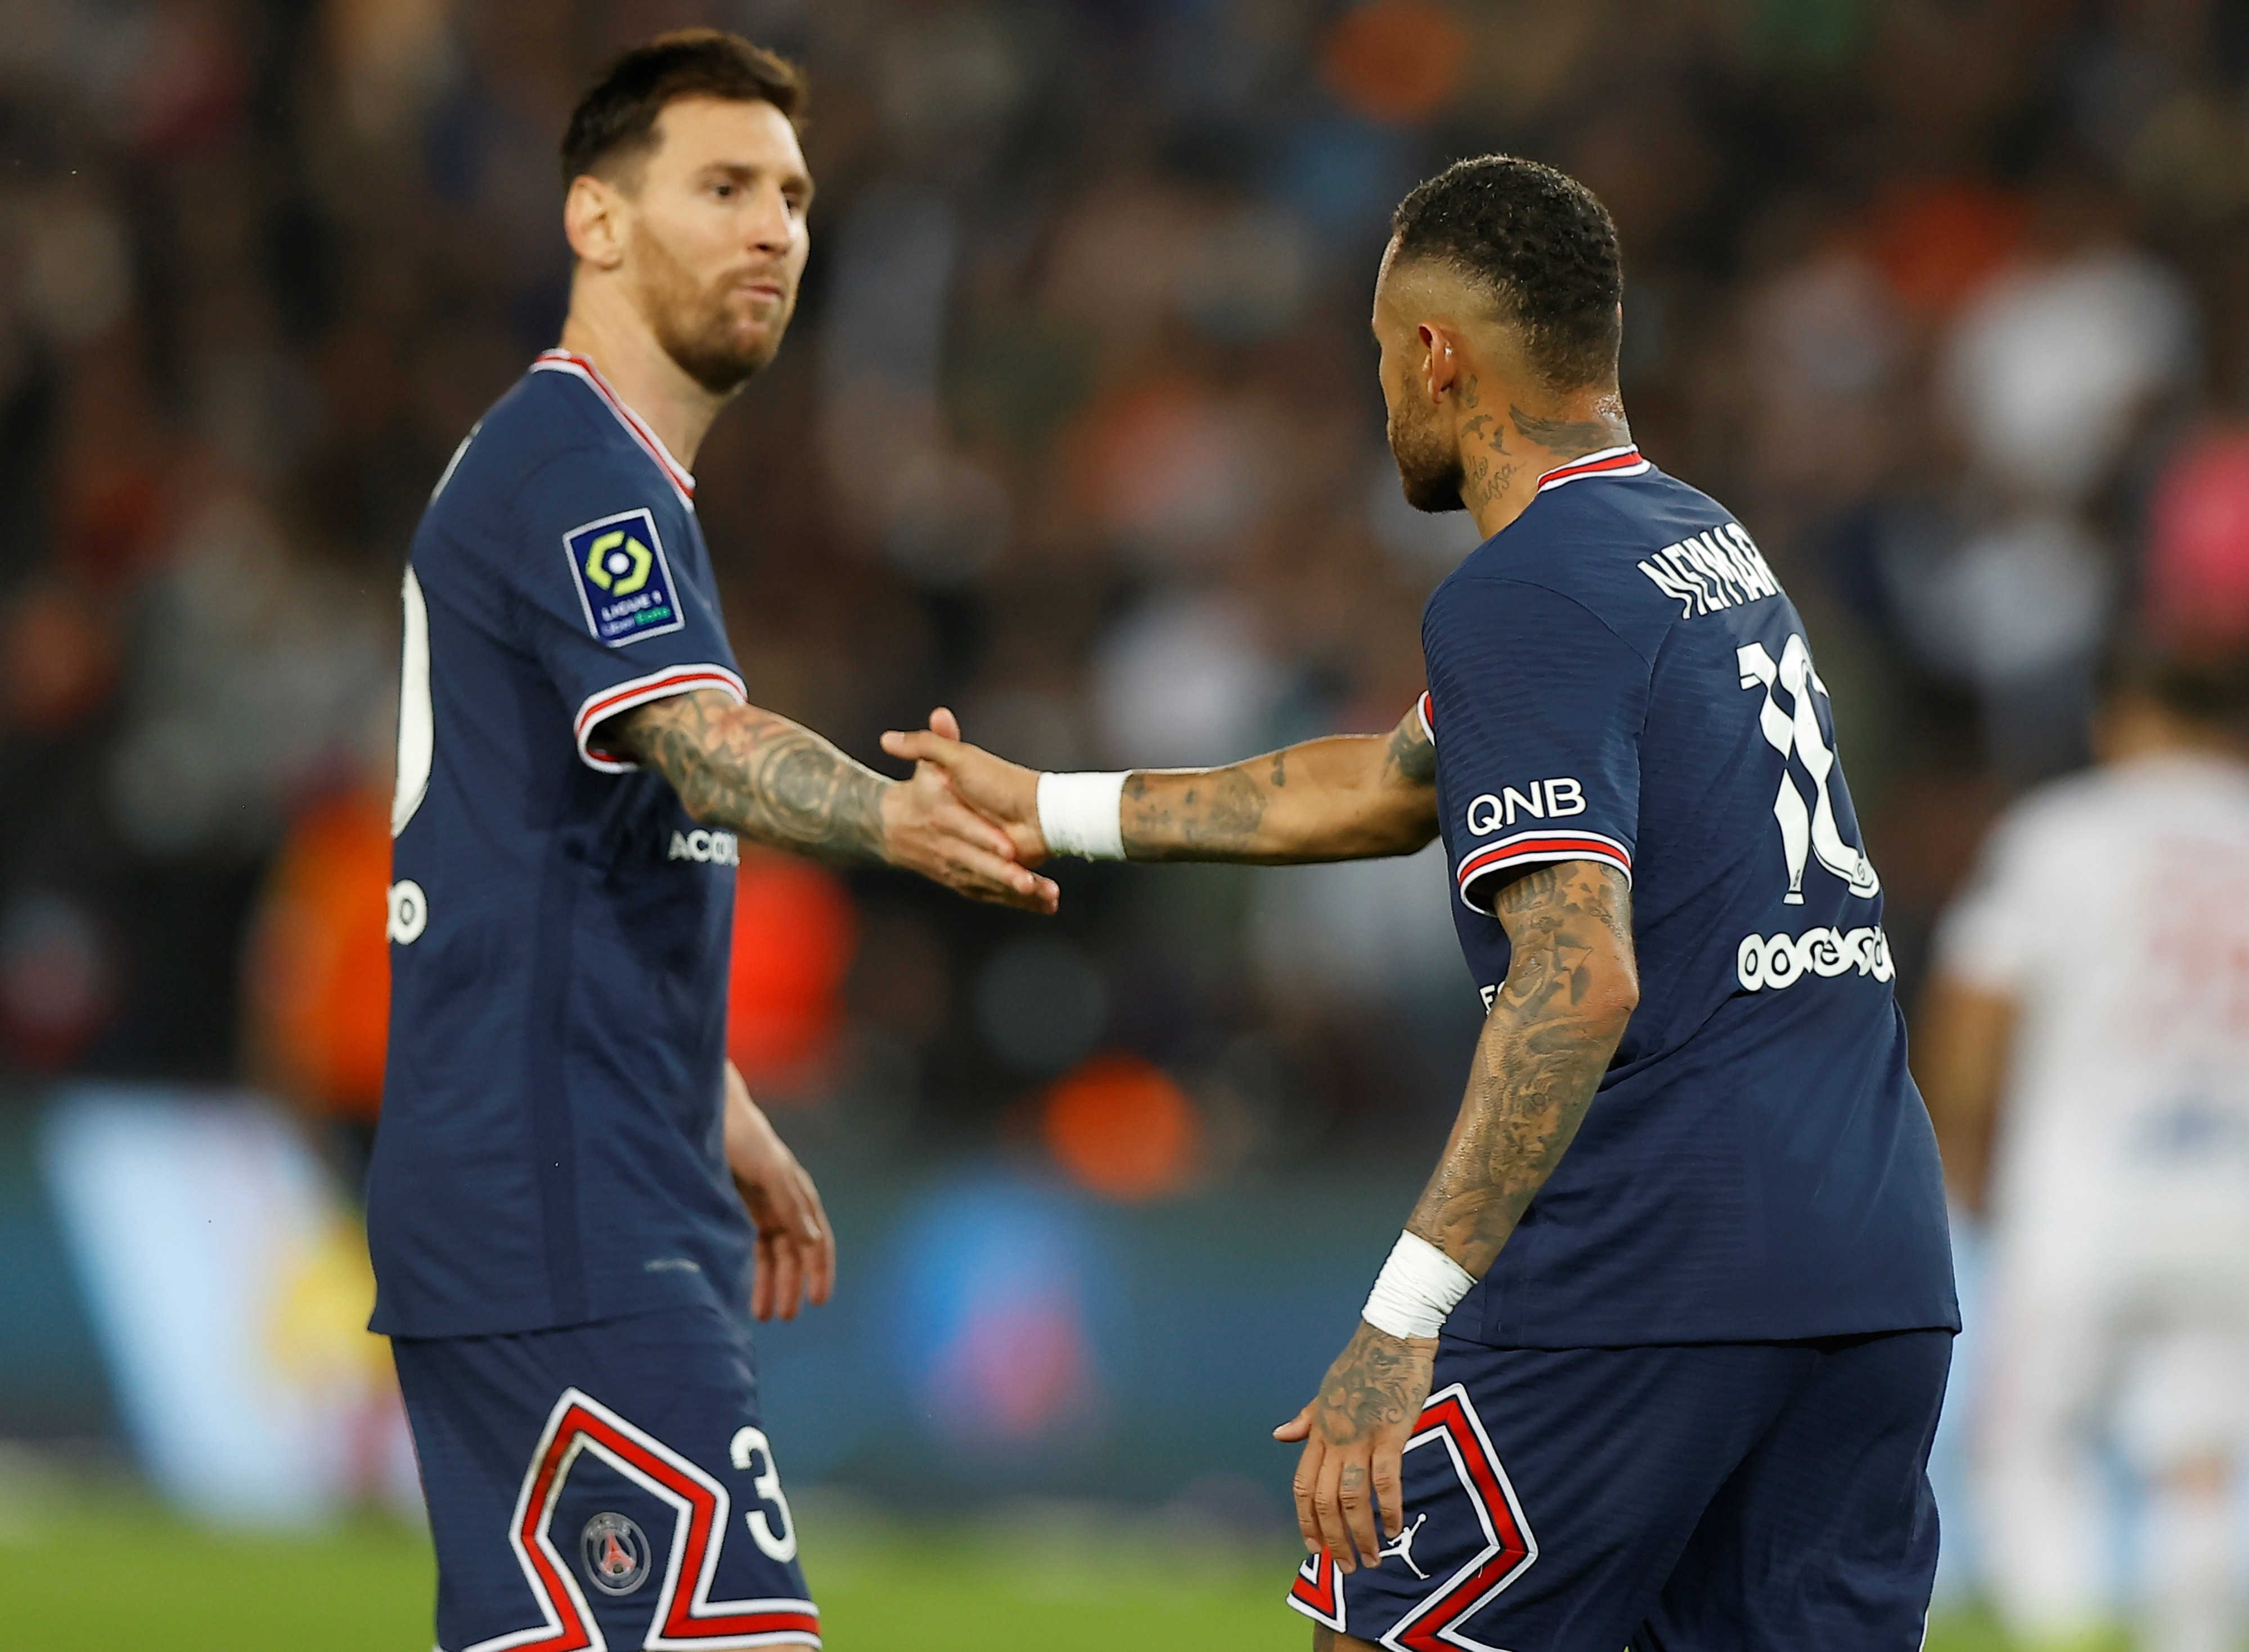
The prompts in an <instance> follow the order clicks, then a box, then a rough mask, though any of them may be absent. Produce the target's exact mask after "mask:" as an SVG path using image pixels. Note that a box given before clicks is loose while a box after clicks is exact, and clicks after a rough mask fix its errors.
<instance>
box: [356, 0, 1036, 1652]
mask: <svg viewBox="0 0 2249 1652" xmlns="http://www.w3.org/2000/svg"><path fill="white" fill-rule="evenodd" d="M800 98H801V85H800V82H799V79H798V78H797V75H796V73H795V72H794V70H793V69H792V68H791V67H790V66H789V65H787V64H785V63H783V62H782V61H781V60H780V59H776V58H774V57H771V56H769V55H767V53H765V52H760V51H759V50H757V49H756V48H754V47H753V46H751V45H748V44H747V43H746V42H744V41H741V40H739V39H736V38H732V37H730V36H726V35H721V34H718V33H715V32H711V31H696V32H691V33H686V34H680V35H673V36H668V37H665V38H660V39H658V40H656V41H654V42H652V43H651V44H650V45H646V46H644V47H643V48H641V49H639V50H637V51H634V52H628V53H627V54H625V56H624V57H622V59H619V60H618V62H617V63H616V65H615V66H614V67H613V68H612V69H611V70H610V72H609V74H608V75H607V77H606V78H605V79H603V80H602V83H601V84H600V85H599V86H595V88H594V89H593V90H592V91H591V92H590V93H588V94H587V96H586V98H585V100H584V101H583V102H582V103H581V104H580V105H579V107H578V109H577V111H576V113H575V114H574V115H573V116H572V117H571V120H570V126H569V131H568V134H567V137H566V138H565V139H564V141H563V145H562V171H563V176H564V179H565V181H566V182H567V189H568V196H567V204H566V206H565V208H564V224H565V227H566V228H567V231H568V235H569V241H570V246H571V249H572V251H574V253H575V254H576V259H577V263H576V269H575V274H574V279H573V283H572V288H571V298H570V309H569V316H568V320H567V323H566V325H565V327H564V329H563V334H562V348H560V349H556V350H550V351H548V352H547V354H545V355H543V356H541V357H540V358H539V360H538V361H536V362H534V363H533V366H532V368H531V370H530V371H529V372H528V373H527V374H526V375H525V377H524V378H523V379H522V381H521V382H519V383H518V384H517V385H516V386H515V387H514V388H513V389H511V390H510V391H509V392H508V393H507V394H506V396H503V397H502V398H501V399H500V401H499V403H497V404H496V405H495V406H494V407H493V408H492V410H491V412H490V413H488V414H487V415H486V416H485V418H484V420H483V421H482V422H481V423H479V424H478V426H477V428H476V429H475V430H472V431H471V432H470V434H469V437H468V438H467V439H466V440H465V441H464V442H463V444H461V447H460V449H459V451H457V453H456V454H455V455H454V456H453V459H452V462H451V464H450V465H448V466H447V468H446V471H445V473H444V476H443V477H442V478H440V479H439V481H438V483H437V490H436V492H435V493H434V494H433V495H432V497H431V499H430V506H429V508H428V510H427V512H426V513H424V515H423V520H422V524H421V527H420V529H419V530H418V532H417V533H416V535H415V539H414V544H413V549H412V554H411V558H410V561H409V566H408V568H407V571H406V575H405V582H404V589H405V599H404V600H405V617H406V628H405V649H404V672H403V689H402V698H401V706H400V718H399V761H398V789H397V794H396V798H395V804H394V807H393V812H392V817H391V832H392V836H393V837H394V838H395V857H394V869H393V873H392V876H393V878H395V882H394V883H393V884H392V885H391V889H390V919H389V931H390V940H391V941H392V943H393V944H392V947H391V976H392V988H391V1022H390V1046H389V1073H388V1077H387V1083H386V1086H385V1091H384V1097H383V1106H382V1125H381V1128H380V1131H379V1132H378V1134H377V1138H376V1142H375V1157H374V1167H373V1172H372V1175H371V1179H370V1182H369V1187H368V1229H369V1240H370V1242H371V1244H372V1247H373V1250H374V1256H375V1271H376V1277H377V1282H378V1287H379V1291H378V1299H377V1304H376V1308H375V1319H374V1328H375V1330H376V1331H378V1332H385V1333H387V1334H389V1336H390V1338H391V1339H392V1346H393V1349H394V1351H395V1358H396V1360H397V1366H398V1376H399V1384H400V1387H401V1388H402V1390H403V1393H404V1395H405V1400H406V1407H407V1412H408V1415H409V1418H410V1419H411V1421H412V1423H413V1428H414V1438H415V1445H416V1451H417V1453H418V1455H419V1458H420V1462H421V1468H422V1477H423V1490H424V1492H425V1495H426V1497H427V1500H428V1503H429V1509H430V1532H431V1535H432V1537H433V1538H434V1539H435V1542H436V1545H437V1562H438V1590H437V1634H438V1644H439V1645H440V1647H441V1648H443V1649H444V1652H471V1649H482V1652H498V1649H501V1648H509V1649H516V1652H533V1649H546V1652H562V1649H566V1648H585V1647H600V1646H603V1645H609V1646H630V1647H640V1646H664V1647H671V1648H679V1647H687V1646H712V1647H728V1646H732V1647H741V1646H767V1645H781V1644H802V1645H816V1644H817V1643H818V1640H819V1634H818V1628H819V1620H818V1616H817V1614H815V1610H814V1608H813V1607H812V1605H811V1603H810V1602H809V1601H808V1600H807V1598H806V1594H805V1587H804V1581H803V1579H802V1577H801V1574H800V1573H799V1571H798V1567H797V1563H796V1552H797V1538H796V1532H795V1529H794V1525H793V1524H792V1523H791V1520H790V1517H789V1510H788V1502H787V1497H786V1495H785V1493H784V1492H783V1490H782V1489H781V1470H780V1467H779V1465H778V1463H776V1462H775V1460H774V1449H773V1445H772V1442H770V1440H769V1439H768V1437H767V1434H766V1433H765V1431H764V1428H763V1427H762V1424H761V1421H760V1415H759V1408H758V1396H757V1383H756V1377H755V1374H754V1371H755V1367H754V1363H753V1358H752V1353H751V1347H750V1341H749V1338H748V1335H747V1324H746V1321H747V1318H748V1316H749V1314H750V1313H752V1312H754V1313H755V1314H756V1316H757V1317H760V1318H766V1317H770V1316H774V1315H778V1316H780V1317H781V1318H789V1317H791V1316H792V1315H794V1313H795V1312H796V1311H797V1308H798V1305H799V1304H800V1303H801V1301H803V1300H806V1299H809V1300H810V1301H812V1302H815V1303H818V1302H820V1301H822V1300H823V1299H824V1298H826V1296H827V1294H828V1291H829V1284H830V1282H831V1279H832V1277H833V1273H834V1268H835V1251H834V1248H833V1244H832V1242H831V1240H830V1237H829V1230H828V1225H827V1222H826V1219H825V1217H824V1216H823V1215H822V1211H821V1207H820V1201H819V1197H818V1195H817V1194H816V1193H815V1191H814V1189H813V1187H812V1183H811V1181H810V1180H808V1178H807V1177H806V1175H805V1174H804V1173H803V1171H802V1170H801V1169H800V1168H799V1167H798V1166H797V1163H796V1160H794V1158H793V1157H792V1156H791V1155H790V1153H789V1152H788V1149H787V1147H785V1146H782V1145H781V1142H780V1140H779V1139H777V1138H776V1137H775V1135H774V1132H773V1130H772V1128H771V1126H770V1125H768V1124H767V1121H766V1119H765V1118H764V1116H763V1114H761V1113H760V1112H759V1110H758V1109H757V1107H756V1106H755V1105H753V1103H752V1101H751V1099H750V1098H749V1095H748V1093H747V1091H746V1090H745V1089H744V1088H743V1085H742V1083H741V1079H740V1077H739V1074H737V1073H736V1072H735V1071H734V1070H733V1069H732V1066H731V1065H730V1064H728V1063H726V1058H725V1035H726V969H727V960H728V955H729V945H730V942H729V934H730V929H731V926H732V912H733V890H734V878H735V870H734V869H735V867H736V865H737V864H738V862H739V842H740V840H741V838H742V837H744V836H747V837H750V838H753V839H754V840H756V841H758V842H760V843H771V844H778V845H781V846H782V847H785V848H791V849H796V850H804V851H807V852H809V853H814V854H819V855H823V856H827V857H831V858H834V859H836V860H839V861H845V862H856V863H864V864H880V863H888V864H893V865H899V866H906V867H911V868H914V869H917V870H918V871H924V872H926V873H928V874H930V875H931V876H932V877H934V878H939V879H941V880H942V881H944V882H946V883H947V884H949V885H952V886H953V887H954V888H956V889H959V890H961V891H964V892H966V893H968V894H972V895H976V896H980V897H982V898H990V899H995V900H1003V901H1008V902H1013V903H1015V904H1018V905H1027V906H1031V907H1034V908H1039V909H1049V908H1051V906H1052V904H1053V898H1054V891H1053V886H1052V885H1050V884H1049V883H1048V882H1047V881H1046V880H1045V879H1043V878H1036V877H1035V876H1034V875H1033V874H1032V873H1030V872H1029V871H1026V870H1025V869H1024V868H1023V867H1021V865H1019V864H1016V863H1015V862H1014V859H1013V858H1012V850H1011V847H1010V845H1009V843H1008V837H1007V836H1006V834H1005V833H1003V832H1001V831H1000V830H999V829H996V828H995V827H994V826H992V825H991V824H990V823H988V822H985V821H981V820H979V819H978V818H977V817H976V816H974V815H973V814H972V813H970V812H969V811H968V810H967V809H964V808H963V807H962V806H961V805H960V803H959V802H958V801H957V800H956V799H955V798H954V797H953V794H952V793H951V791H950V790H949V789H948V788H946V785H945V783H944V781H943V780H942V778H941V777H940V776H939V775H937V774H935V773H934V772H924V773H922V774H918V776H917V777H916V778H915V779H914V780H912V781H908V782H903V783H894V782H891V781H885V780H884V779H882V778H880V777H879V776H877V775H876V774H872V773H871V772H870V771H869V770H867V769H865V768H863V767H860V766H859V765H858V764H856V763H855V762H853V761H851V760H850V759H849V758H847V757H845V756H844V755H843V754H842V753H840V752H838V751H837V750H836V748H835V747H832V746H830V745H829V744H828V743H827V742H826V741H825V740H822V739H820V738H819V737H818V736H817V735H815V734H813V733H809V732H808V731H807V730H805V729H803V728H801V727H799V726H797V725H795V724H794V723H792V722H790V721H789V720H787V719H786V718H781V717H777V716H774V714H772V713H771V712H764V711H760V710H759V709H757V708H756V707H755V706H752V705H750V704H749V703H748V702H747V698H746V690H745V687H744V684H743V680H742V678H741V676H740V674H739V672H738V671H737V669H736V665H735V661H734V657H733V654H732V651H731V650H730V649H729V648H728V646H727V643H726V630H725V629H724V626H723V624H722V623H721V620H720V616H719V606H718V597H717V592H716V589H715V587H714V584H713V581H712V568H711V560H710V556H709V554H708V552H707V551H706V550H705V546H704V543H703V536H702V533H701V531H700V529H699V528H698V526H697V523H696V518H695V510H694V488H695V482H694V478H693V477H692V475H691V473H690V468H689V467H690V465H691V464H692V462H693V459H694V457H695V452H696V450H697V448H698V445H699V444H700V443H701V442H702V439H703V436H704V433H705V431H706V430H708V429H709V428H710V424H711V421H712V418H713V417H714V416H716V415H717V413H718V412H719V409H720V408H721V407H723V406H724V405H725V404H726V401H727V399H728V398H729V397H730V396H732V395H733V394H734V392H735V391H736V390H738V389H739V388H740V387H741V385H742V384H743V382H745V381H746V380H747V379H748V378H749V377H750V376H751V375H753V374H754V373H755V372H756V371H757V370H758V369H759V368H761V367H763V366H764V365H765V364H766V363H767V361H770V360H771V359H772V357H773V354H774V351H775V350H776V349H777V348H779V346H780V344H781V334H782V333H783V331H784V330H785V329H786V327H787V324H788V320H789V315H790V312H791V310H792V308H793V307H794V303H795V299H796V292H797V282H798V278H799V277H800V275H801V273H802V271H803V268H804V262H805V253H806V245H807V242H806V229H805V213H806V209H807V208H808V205H809V204H810V202H811V198H812V183H811V180H810V178H809V177H808V176H807V173H806V170H805V164H804V157H803V155H802V153H801V150H800V148H799V147H798V143H797V136H796V132H795V129H794V126H793V124H792V117H793V116H794V114H795V113H796V111H797V108H798V104H799V100H800ZM745 1207H746V1211H745Z"/></svg>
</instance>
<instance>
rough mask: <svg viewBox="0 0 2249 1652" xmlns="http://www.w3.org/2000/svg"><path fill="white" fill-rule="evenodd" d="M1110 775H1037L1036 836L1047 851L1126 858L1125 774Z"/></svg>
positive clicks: (1094, 857) (1091, 857) (1086, 857)
mask: <svg viewBox="0 0 2249 1652" xmlns="http://www.w3.org/2000/svg"><path fill="white" fill-rule="evenodd" d="M1126 772H1127V771H1125V770H1122V769H1120V770H1118V772H1117V773H1115V774H1042V775H1040V776H1039V835H1040V836H1042V837H1044V838H1045V839H1046V840H1047V852H1048V853H1049V854H1054V855H1076V857H1078V858H1079V859H1081V860H1122V859H1124V858H1125V821H1124V809H1125V774H1126Z"/></svg>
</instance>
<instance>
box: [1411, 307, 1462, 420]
mask: <svg viewBox="0 0 2249 1652" xmlns="http://www.w3.org/2000/svg"><path fill="white" fill-rule="evenodd" d="M1418 331H1419V333H1420V339H1421V348H1422V350H1423V351H1424V352H1425V353H1426V354H1424V355H1423V358H1422V362H1423V366H1422V372H1423V375H1424V377H1425V378H1426V380H1427V383H1426V385H1425V387H1424V388H1425V389H1427V393H1428V396H1429V400H1430V402H1431V403H1438V402H1441V401H1443V400H1444V399H1445V393H1446V392H1447V391H1448V390H1450V389H1452V388H1453V386H1454V385H1455V383H1457V382H1459V380H1460V376H1461V350H1460V344H1459V341H1457V340H1455V338H1454V337H1453V335H1452V332H1451V330H1450V329H1449V328H1447V327H1439V326H1438V325H1437V324H1436V323H1434V321H1424V322H1422V323H1421V325H1420V328H1419V329H1418Z"/></svg>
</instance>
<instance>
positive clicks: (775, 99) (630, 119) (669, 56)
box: [562, 29, 806, 188]
mask: <svg viewBox="0 0 2249 1652" xmlns="http://www.w3.org/2000/svg"><path fill="white" fill-rule="evenodd" d="M805 97H806V86H805V81H804V72H803V71H802V70H801V69H800V68H798V67H797V66H796V65H794V64H793V63H791V62H789V61H788V60H787V59H786V58H781V57H777V56H775V55H774V53H773V52H767V50H766V49H765V48H764V47H762V46H753V45H751V44H750V43H749V42H748V41H746V40H745V39H743V38H741V36H739V35H737V34H726V33H722V32H721V31H719V30H717V29H682V30H680V31H677V33H673V34H661V35H658V36H657V38H655V39H653V40H650V41H649V42H648V43H646V44H645V45H637V46H635V47H634V48H633V49H632V50H631V51H629V52H626V53H625V54H624V55H623V56H622V57H621V58H619V59H617V60H616V62H614V63H612V64H610V65H609V68H608V69H607V70H605V71H604V72H602V78H601V79H600V81H599V82H597V83H596V84H595V86H594V88H593V90H591V91H590V92H588V93H586V95H585V96H584V97H582V98H581V99H580V100H578V107H577V108H575V109H574V110H573V111H572V112H571V114H570V126H569V129H568V130H567V131H566V132H565V133H564V134H562V182H563V186H564V187H565V188H567V187H568V186H569V184H570V183H571V182H572V181H573V180H574V179H575V178H578V177H580V176H582V175H584V174H586V173H588V172H590V173H592V174H594V175H595V176H597V177H605V178H615V177H616V176H617V175H618V174H619V172H620V171H621V170H622V169H625V168H627V167H629V166H630V165H631V164H632V163H633V162H636V161H638V160H640V159H641V158H642V157H643V156H644V155H646V154H647V153H648V152H649V150H650V149H651V148H654V147H655V145H656V122H657V117H658V116H659V115H661V114H663V113H664V107H665V106H666V105H668V104H670V103H671V102H673V101H674V100H677V99H680V98H723V99H726V100H729V101H731V102H737V103H770V104H771V105H773V107H774V108H776V109H778V110H780V111H781V114H784V115H786V116H787V117H788V119H789V121H790V123H791V124H792V125H794V124H795V123H796V122H797V120H799V118H800V117H801V115H802V114H803V111H804V104H805Z"/></svg>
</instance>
